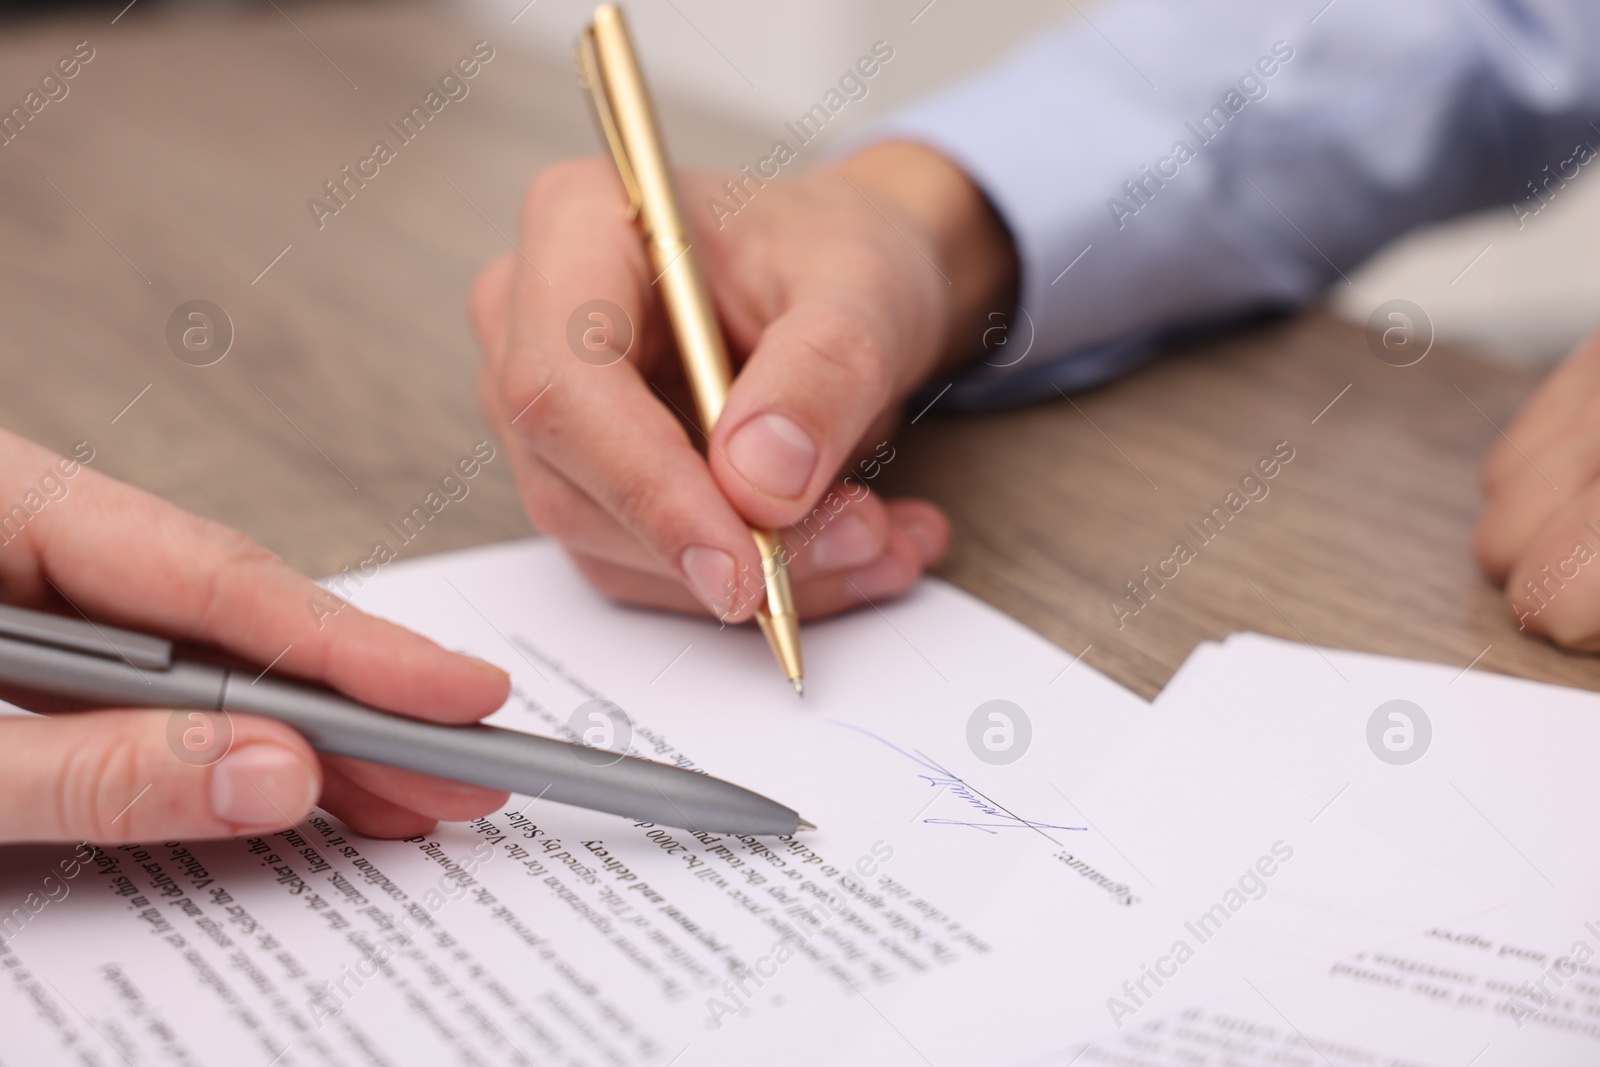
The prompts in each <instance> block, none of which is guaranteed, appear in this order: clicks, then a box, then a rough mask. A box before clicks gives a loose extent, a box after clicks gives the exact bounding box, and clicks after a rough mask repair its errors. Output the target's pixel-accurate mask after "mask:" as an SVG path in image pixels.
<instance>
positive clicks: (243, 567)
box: [199, 520, 282, 633]
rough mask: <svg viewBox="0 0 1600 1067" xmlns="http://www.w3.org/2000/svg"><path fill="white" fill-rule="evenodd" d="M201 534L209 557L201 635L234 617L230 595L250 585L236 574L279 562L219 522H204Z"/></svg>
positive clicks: (257, 545) (235, 612)
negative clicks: (204, 525) (209, 552)
mask: <svg viewBox="0 0 1600 1067" xmlns="http://www.w3.org/2000/svg"><path fill="white" fill-rule="evenodd" d="M204 533H205V542H206V543H207V544H208V545H210V546H211V554H212V557H213V558H212V560H211V561H210V563H211V565H210V566H209V567H208V568H207V574H208V577H207V579H206V583H205V589H204V591H203V592H202V596H201V599H202V605H201V609H200V613H199V626H200V632H201V633H214V632H216V630H217V629H219V628H220V627H221V624H222V623H224V622H226V621H227V620H228V619H229V618H230V617H234V616H237V615H238V612H237V611H235V608H236V607H237V605H235V604H233V603H232V602H231V596H232V594H233V593H234V592H235V591H237V590H239V589H243V588H246V587H248V586H249V585H250V582H249V581H248V580H247V577H246V576H245V575H241V573H240V572H255V571H261V570H268V569H272V568H275V567H278V566H281V565H282V561H281V560H279V559H278V557H277V556H276V555H274V554H273V553H272V552H270V551H268V550H267V549H266V548H264V547H262V546H261V545H259V544H257V543H256V542H255V541H253V540H251V539H250V538H249V537H248V536H246V535H245V534H243V533H240V532H239V531H238V530H234V529H231V528H229V527H227V526H223V525H222V524H221V523H215V522H211V521H209V520H207V521H206V529H205V531H204Z"/></svg>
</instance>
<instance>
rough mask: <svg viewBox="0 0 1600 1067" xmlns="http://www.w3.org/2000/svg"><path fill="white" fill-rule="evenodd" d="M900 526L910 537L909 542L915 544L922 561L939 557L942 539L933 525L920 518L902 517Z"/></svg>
mask: <svg viewBox="0 0 1600 1067" xmlns="http://www.w3.org/2000/svg"><path fill="white" fill-rule="evenodd" d="M900 528H901V529H902V530H904V531H905V532H906V536H907V537H909V538H911V543H912V544H914V545H916V546H917V555H919V556H921V557H922V562H924V563H932V562H933V561H934V560H936V559H938V558H939V553H940V551H941V550H943V548H944V545H943V544H942V542H943V540H944V539H943V537H941V536H940V533H939V531H938V530H937V529H936V528H935V527H933V526H932V525H930V524H929V523H926V522H923V521H922V520H921V519H904V520H902V521H901V523H900Z"/></svg>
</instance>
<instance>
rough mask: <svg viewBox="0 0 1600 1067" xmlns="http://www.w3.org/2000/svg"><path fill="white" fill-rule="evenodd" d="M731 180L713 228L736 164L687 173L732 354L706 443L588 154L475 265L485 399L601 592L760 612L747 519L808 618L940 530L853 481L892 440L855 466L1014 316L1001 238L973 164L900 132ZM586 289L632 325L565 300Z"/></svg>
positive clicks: (702, 252)
mask: <svg viewBox="0 0 1600 1067" xmlns="http://www.w3.org/2000/svg"><path fill="white" fill-rule="evenodd" d="M732 178H733V179H734V180H735V181H737V182H740V183H742V189H743V193H742V199H743V200H744V201H745V204H744V206H742V207H741V208H740V210H739V211H738V212H737V213H736V214H733V215H731V216H727V215H724V217H722V218H721V219H720V226H719V225H718V220H715V219H713V216H712V213H711V212H710V211H708V210H707V208H706V204H707V202H708V201H709V200H711V199H716V200H720V201H721V202H723V203H724V204H725V205H728V204H732V203H734V201H732V200H731V199H730V198H729V193H728V190H727V188H726V187H725V185H724V183H725V182H726V181H728V176H724V175H717V176H710V177H708V176H703V175H684V176H683V177H682V178H681V179H680V181H681V186H682V194H683V197H684V202H685V210H686V212H687V213H688V215H689V218H690V223H691V227H692V228H693V229H694V234H693V237H694V249H695V252H696V254H697V255H698V256H699V258H700V263H701V265H702V267H703V268H704V271H705V273H706V276H707V282H708V284H709V286H710V288H711V292H712V296H713V302H714V304H715V306H716V311H717V313H718V316H719V317H720V319H721V322H722V325H723V329H724V331H725V334H726V336H727V338H728V342H729V347H730V349H731V350H732V353H733V357H734V360H735V364H736V366H737V367H738V368H739V369H738V377H737V379H736V380H735V382H734V385H733V389H732V392H731V394H730V396H729V398H728V402H727V405H726V407H725V408H724V409H723V411H722V414H721V417H720V419H719V420H718V422H717V426H716V432H715V433H713V434H712V435H711V439H710V441H709V442H707V441H706V440H705V439H704V438H703V436H702V435H701V433H700V431H699V430H698V429H697V428H696V427H695V423H694V421H693V418H692V416H693V412H694V407H693V402H692V400H691V399H690V397H689V396H688V393H687V391H686V389H685V386H684V382H683V375H682V372H681V370H680V367H679V361H678V356H677V353H676V351H675V348H674V345H673V342H672V340H671V331H670V326H669V324H668V322H667V319H666V315H665V312H664V310H663V308H662V304H661V300H660V295H659V293H658V291H657V290H656V289H655V287H654V281H655V271H654V269H653V268H652V267H651V265H650V261H649V259H648V257H647V256H646V254H645V250H644V246H643V243H642V241H641V239H640V235H639V230H638V227H637V226H636V225H635V224H634V223H633V222H631V221H629V219H628V218H627V195H626V193H625V192H624V190H623V187H622V184H621V182H620V181H619V180H618V178H617V175H616V172H615V169H614V168H613V166H612V164H611V162H610V161H609V160H608V159H603V158H596V159H586V160H580V161H574V162H568V163H563V164H559V165H557V166H554V167H552V168H550V169H549V170H546V171H545V172H544V173H542V174H541V175H539V176H538V177H537V178H536V179H535V180H534V182H533V184H532V187H531V188H530V190H529V192H528V196H527V200H526V203H525V206H524V209H523V219H522V227H521V232H522V241H521V249H522V251H521V252H519V253H515V254H510V255H507V256H505V257H503V258H502V259H500V260H498V261H496V262H495V263H493V264H491V265H490V266H489V267H488V268H487V269H486V270H485V271H484V273H483V275H482V276H481V277H480V278H479V279H478V282H477V285H476V286H475V288H474V293H473V321H474V324H475V326H476V329H477V333H478V339H479V342H480V344H481V345H482V347H483V349H484V352H485V360H484V364H483V371H482V374H481V377H480V389H481V394H482V399H483V402H484V405H485V408H486V410H487V411H488V413H489V417H490V420H491V422H493V423H494V425H495V426H496V428H497V430H498V432H499V433H500V435H501V437H502V438H503V439H504V440H505V442H506V444H507V446H508V451H509V452H510V453H511V456H512V462H513V465H514V468H515V471H516V475H517V479H518V484H519V486H520V488H521V492H522V496H523V500H524V502H525V504H526V506H527V509H528V513H529V515H530V517H531V518H532V520H533V522H534V523H535V525H537V526H538V527H539V528H540V529H542V530H543V531H545V532H546V533H548V534H551V535H552V536H554V537H556V538H558V539H559V540H560V541H561V542H562V543H563V544H564V545H565V546H566V547H567V549H568V551H569V552H570V553H571V554H572V556H573V557H574V559H575V560H576V561H577V564H578V566H579V567H580V568H581V570H582V571H583V573H584V574H585V575H586V576H587V577H588V579H589V580H590V581H591V582H592V583H594V584H595V585H596V586H597V587H598V588H599V589H601V590H602V591H603V592H605V593H607V594H608V595H611V596H613V597H616V598H619V599H622V600H626V601H631V602H635V603H641V604H647V605H652V606H657V607H666V608H673V609H678V610H684V611H700V612H703V611H705V610H706V609H708V608H709V609H710V610H711V611H712V612H713V613H715V614H716V615H719V616H722V617H724V618H726V619H728V620H729V621H734V622H738V621H743V620H745V619H748V618H749V617H750V615H751V613H752V612H753V611H754V609H755V608H756V607H758V606H759V605H760V603H761V561H760V557H759V555H758V554H757V551H756V548H755V545H754V543H753V542H752V540H751V538H750V534H749V530H748V527H749V526H751V525H756V526H764V527H770V528H776V529H780V530H784V539H785V543H786V545H787V546H788V548H789V551H790V553H791V558H790V574H791V576H792V578H793V580H794V584H795V596H796V600H797V602H798V605H799V608H800V610H801V612H802V613H804V614H807V615H820V614H826V613H829V612H835V611H840V610H842V609H845V608H849V607H852V606H854V605H856V604H859V603H861V602H862V601H863V600H864V599H872V600H876V599H878V598H879V597H887V596H893V595H895V594H898V593H900V592H902V591H904V590H905V589H906V588H907V587H909V586H910V585H911V583H912V582H913V581H915V580H916V578H917V577H918V575H920V574H921V573H922V571H923V569H924V568H925V567H927V566H928V565H929V564H930V563H932V562H933V561H935V560H936V559H938V558H939V556H940V555H942V554H943V552H944V549H945V545H946V543H947V541H948V537H949V533H948V523H947V521H946V520H945V518H944V516H943V514H942V513H941V512H940V511H939V510H938V509H937V508H935V507H934V506H933V505H931V504H929V503H927V502H924V501H916V500H897V501H889V502H887V503H886V502H884V501H882V500H880V499H879V498H878V497H877V496H876V495H871V494H868V493H867V492H866V488H867V484H866V483H867V482H868V481H869V480H870V477H871V475H875V474H876V473H877V472H878V470H879V469H881V459H882V457H883V456H884V455H891V454H892V452H891V451H890V450H889V449H887V448H886V449H883V450H882V452H881V453H880V454H879V456H878V457H877V458H878V459H879V460H880V462H879V464H877V465H872V464H871V461H870V460H869V461H868V465H867V466H866V467H865V469H862V468H861V467H860V466H859V463H858V460H859V458H860V457H861V456H862V455H863V454H868V455H870V454H871V453H873V452H875V451H876V450H877V448H878V446H879V444H880V442H883V441H885V439H886V438H887V437H888V435H889V433H890V431H891V429H892V427H893V425H894V422H895V419H896V413H897V409H898V406H899V405H900V403H901V402H902V401H903V400H904V399H905V398H906V396H907V395H908V394H910V393H911V392H912V391H913V390H914V389H916V387H917V386H919V385H920V384H922V383H923V382H924V381H926V380H927V379H928V377H929V376H930V375H932V374H933V373H934V372H935V371H936V370H937V369H938V368H939V367H940V366H941V364H942V363H953V362H955V361H959V360H960V359H962V358H964V357H967V356H969V355H970V354H971V351H970V349H972V348H975V347H976V342H977V339H978V337H979V335H980V333H981V329H980V327H979V325H978V324H979V323H981V321H982V315H983V313H984V312H986V311H990V310H1009V302H1010V299H1011V296H1010V293H1011V290H1012V288H1013V287H1014V285H1015V282H1014V277H1015V273H1016V264H1015V254H1014V252H1013V251H1012V248H1011V244H1010V239H1009V237H1008V235H1007V234H1006V232H1005V229H1004V227H1003V226H1002V225H1001V224H1000V222H999V221H998V219H997V218H996V217H995V215H994V213H993V211H992V209H991V208H990V207H989V205H988V203H987V201H986V200H985V199H984V198H983V196H982V195H981V194H980V193H979V192H978V190H977V189H976V187H974V186H973V185H972V184H971V182H970V181H969V180H968V179H967V178H966V176H965V175H964V174H963V173H962V172H961V171H960V170H958V169H957V168H956V167H955V166H953V165H952V164H951V163H949V162H948V161H946V160H945V159H944V158H943V157H942V156H939V155H937V154H936V153H934V152H932V151H930V150H928V149H925V148H922V147H920V146H916V145H910V144H895V143H891V144H887V145H882V146H879V147H877V148H874V149H871V150H869V151H867V152H865V153H863V154H861V155H859V156H857V157H855V158H853V159H851V160H849V161H846V162H845V163H844V164H842V165H840V166H838V167H835V168H832V169H829V170H825V171H821V172H818V173H816V174H813V175H811V176H809V177H806V178H804V179H801V180H798V181H788V180H781V179H780V180H776V181H769V182H767V183H766V184H765V185H762V186H758V185H757V183H756V182H755V181H753V180H746V179H744V178H743V176H741V175H733V176H732ZM597 300H603V301H608V302H609V303H610V304H612V305H615V306H616V307H618V308H620V309H621V311H622V312H623V314H624V315H625V316H626V318H627V320H628V321H627V323H610V324H608V323H607V322H606V321H605V319H604V318H603V317H602V318H601V319H597V320H589V319H587V318H586V317H584V316H583V315H581V314H580V313H579V309H580V308H581V307H582V305H584V304H586V303H589V302H591V301H597ZM591 322H592V324H593V325H594V326H595V327H596V328H598V329H599V330H601V338H602V340H603V339H604V330H605V328H606V326H607V325H609V326H611V327H612V328H614V329H615V330H616V331H617V333H616V336H619V337H620V336H624V335H626V334H628V333H631V338H632V340H631V345H630V346H629V347H628V348H627V350H626V355H625V358H624V353H623V352H622V351H608V350H606V349H604V348H602V349H600V350H599V351H598V352H583V351H582V350H581V349H578V348H577V346H576V344H575V342H573V341H571V340H569V339H570V338H582V337H584V336H585V331H586V330H587V329H588V328H589V327H590V326H591ZM630 326H631V330H630V329H629V327H630ZM963 341H966V342H970V343H963ZM580 353H581V358H580ZM612 358H615V359H617V360H619V361H618V362H615V363H611V364H609V365H601V364H607V361H608V360H609V359H612ZM852 474H853V477H852V476H851V475H852Z"/></svg>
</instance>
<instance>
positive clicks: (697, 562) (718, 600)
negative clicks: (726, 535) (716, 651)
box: [678, 545, 734, 619]
mask: <svg viewBox="0 0 1600 1067" xmlns="http://www.w3.org/2000/svg"><path fill="white" fill-rule="evenodd" d="M678 566H680V567H682V568H683V576H684V577H685V578H687V579H688V580H689V588H691V589H693V590H694V593H695V595H696V596H698V597H699V598H700V600H701V602H702V603H704V604H705V605H706V607H708V608H710V609H711V610H712V612H714V613H715V614H716V616H717V617H718V618H719V619H720V618H721V617H722V616H724V615H726V614H727V613H728V612H729V611H730V610H731V609H732V607H733V568H734V564H733V557H732V556H730V555H729V554H728V553H726V552H724V551H722V549H720V548H712V547H710V546H709V545H690V546H689V547H688V548H686V549H684V550H683V555H682V556H680V557H679V558H678Z"/></svg>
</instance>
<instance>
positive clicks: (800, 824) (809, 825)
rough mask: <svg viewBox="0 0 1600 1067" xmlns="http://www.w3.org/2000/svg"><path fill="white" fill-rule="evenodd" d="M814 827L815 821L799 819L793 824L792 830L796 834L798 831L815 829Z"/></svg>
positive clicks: (815, 825)
mask: <svg viewBox="0 0 1600 1067" xmlns="http://www.w3.org/2000/svg"><path fill="white" fill-rule="evenodd" d="M816 828H817V824H816V823H813V822H806V820H804V819H800V820H798V821H797V822H796V824H795V828H794V832H795V833H797V834H798V833H803V832H805V831H807V830H815V829H816Z"/></svg>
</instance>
